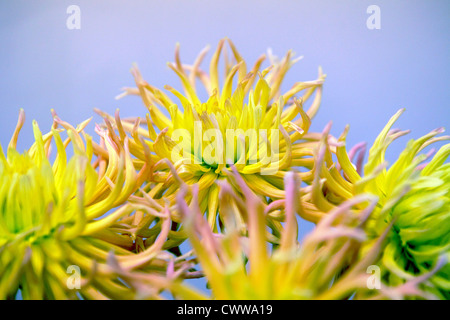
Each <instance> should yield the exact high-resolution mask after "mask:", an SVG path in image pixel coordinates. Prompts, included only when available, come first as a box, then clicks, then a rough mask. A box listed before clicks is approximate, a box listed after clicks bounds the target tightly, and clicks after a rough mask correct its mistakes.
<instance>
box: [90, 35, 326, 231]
mask: <svg viewBox="0 0 450 320" xmlns="http://www.w3.org/2000/svg"><path fill="white" fill-rule="evenodd" d="M228 43H229V45H230V47H231V50H232V55H233V57H234V59H235V63H236V64H234V65H233V64H232V63H231V62H230V61H228V59H227V58H225V62H224V64H225V76H224V82H223V84H222V86H220V85H219V71H218V64H219V59H220V55H221V52H222V51H223V47H224V44H225V40H222V41H220V42H219V45H218V48H217V50H216V52H215V53H214V55H213V57H212V60H211V63H210V69H209V74H208V73H206V72H204V71H203V70H201V69H200V64H201V62H202V60H203V58H204V56H205V54H206V52H207V49H205V50H203V51H202V52H201V54H200V55H199V56H198V58H197V60H196V61H195V62H194V64H193V65H192V66H186V65H183V64H182V63H181V62H180V58H179V52H178V51H179V50H178V46H177V50H176V55H175V60H176V62H175V63H174V64H171V63H170V64H169V67H170V68H171V69H172V70H173V71H174V72H175V73H176V74H177V75H178V76H179V78H180V79H181V82H182V85H183V88H184V91H185V94H184V95H183V94H182V93H180V92H179V91H177V90H175V89H174V88H172V87H170V86H166V87H165V89H166V90H167V91H169V92H170V93H172V94H173V96H174V97H176V98H177V99H178V100H179V101H180V103H181V104H180V103H178V102H175V101H173V100H172V99H171V98H170V97H169V96H168V95H167V94H166V93H164V92H163V91H161V90H159V89H157V88H155V87H153V86H151V85H150V84H148V83H147V82H146V81H144V80H143V79H142V76H141V74H140V72H139V71H138V69H137V68H133V69H132V73H133V75H134V77H135V81H136V85H137V88H136V89H131V88H128V89H126V92H125V95H127V94H136V95H139V96H140V97H141V98H142V100H143V102H144V104H145V106H146V107H147V109H148V111H149V114H148V115H147V117H146V120H145V121H143V122H146V124H147V128H143V127H140V126H139V124H140V122H141V121H140V120H139V119H137V120H136V119H135V120H131V121H120V119H119V117H118V113H116V117H110V116H108V115H107V114H104V113H102V112H100V111H98V112H99V113H100V114H101V115H103V116H104V117H105V118H106V120H107V121H108V122H111V123H112V124H113V126H114V128H116V129H117V130H118V131H119V135H120V137H121V138H124V137H126V134H127V133H130V134H131V136H132V137H133V139H130V151H131V152H132V153H133V155H135V156H136V157H137V158H138V159H139V158H142V155H143V152H142V150H143V148H144V147H145V146H148V147H149V148H150V150H151V152H152V161H153V162H154V163H156V164H155V165H154V167H153V174H152V175H151V176H150V177H149V182H150V183H149V185H148V186H147V187H146V188H144V190H145V191H146V192H148V193H149V195H150V197H152V198H154V199H158V198H162V197H164V198H166V199H168V200H169V201H170V202H171V203H172V204H173V203H175V196H176V191H177V190H178V189H179V187H180V184H179V183H178V182H177V181H176V179H175V177H174V176H173V175H172V174H171V171H170V169H169V166H168V163H167V162H166V161H164V160H163V159H169V160H170V162H171V163H172V164H173V166H174V167H175V168H176V171H177V173H178V175H179V177H180V178H181V179H182V181H184V182H185V183H187V184H188V185H192V184H195V183H196V184H198V186H199V199H201V201H200V210H201V211H202V212H206V213H207V216H208V217H207V219H208V222H209V224H210V226H211V228H212V229H213V230H217V226H216V219H217V213H219V216H220V208H219V201H218V194H219V187H218V185H217V184H216V183H215V181H217V180H222V179H225V180H226V179H228V178H227V175H228V173H229V168H230V165H234V166H235V167H236V169H237V170H238V172H239V173H240V175H241V176H242V178H243V179H244V181H245V182H246V183H247V185H248V186H249V187H250V188H251V189H252V190H253V191H254V192H255V193H256V194H258V195H259V196H261V198H264V197H268V198H270V199H282V198H283V197H284V190H283V178H284V176H285V175H286V173H287V172H288V171H289V170H290V168H292V167H295V166H304V167H306V168H308V170H310V169H311V166H312V165H313V160H312V158H311V156H312V147H311V146H310V142H309V141H308V136H307V132H308V129H309V126H310V121H311V118H312V117H313V116H314V115H315V114H316V112H317V110H318V108H319V105H320V101H321V95H322V84H323V82H324V79H325V75H323V74H322V72H321V71H320V70H319V77H318V79H317V80H314V81H307V82H298V83H295V84H294V85H293V87H292V88H291V89H290V90H288V91H287V92H286V93H284V94H281V92H280V87H281V83H282V80H283V78H284V76H285V74H286V72H287V71H288V70H289V68H290V67H291V66H292V64H293V63H295V62H296V61H297V60H293V59H292V53H291V52H288V53H287V55H286V56H285V57H284V58H283V59H282V60H281V61H278V60H277V59H276V58H274V57H270V58H271V60H272V61H271V62H272V65H271V66H270V67H269V68H267V69H265V70H263V71H259V70H260V68H261V64H262V63H263V60H264V59H265V56H262V57H260V58H259V59H258V60H257V62H256V63H255V65H254V66H253V68H252V69H251V70H250V72H248V69H247V64H246V62H245V61H244V60H243V58H242V57H241V55H240V54H239V52H238V51H237V50H236V48H235V46H234V45H233V43H232V42H231V41H229V40H228ZM198 80H199V81H200V82H201V83H202V84H203V86H204V89H205V90H206V93H207V94H208V96H209V98H208V100H207V101H201V99H200V98H199V96H198V91H197V90H198V88H197V86H196V82H197V81H198ZM233 81H236V84H235V85H234V86H233ZM301 92H304V94H303V96H301V97H299V99H296V98H295V95H297V94H301ZM314 94H315V98H314V99H313V101H312V103H311V105H310V107H309V109H308V111H304V110H303V104H305V103H306V102H307V101H308V99H309V98H311V97H312V96H314ZM161 108H163V109H165V112H163V111H162V110H161ZM166 114H169V116H166ZM139 137H143V138H145V141H144V142H143V141H141V140H140V139H139ZM305 139H306V141H305ZM298 175H299V176H300V177H301V178H302V180H303V181H311V180H312V177H313V175H312V173H311V172H309V171H308V172H303V173H298ZM187 196H188V197H190V195H187ZM188 201H189V200H188ZM264 201H266V199H265V198H264ZM173 219H174V220H175V221H176V222H180V221H181V216H180V213H179V212H178V211H176V210H175V211H173ZM179 237H180V238H181V239H183V236H181V235H179ZM184 237H185V236H184Z"/></svg>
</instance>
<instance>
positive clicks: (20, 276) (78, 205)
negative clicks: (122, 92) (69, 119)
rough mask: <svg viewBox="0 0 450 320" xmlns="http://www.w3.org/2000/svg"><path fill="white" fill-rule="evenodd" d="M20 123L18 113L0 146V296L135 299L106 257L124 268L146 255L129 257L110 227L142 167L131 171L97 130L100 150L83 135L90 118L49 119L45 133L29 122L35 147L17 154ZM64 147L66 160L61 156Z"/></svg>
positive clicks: (128, 245) (124, 156)
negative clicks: (74, 123)
mask: <svg viewBox="0 0 450 320" xmlns="http://www.w3.org/2000/svg"><path fill="white" fill-rule="evenodd" d="M24 120H25V116H24V112H23V111H21V112H20V116H19V121H18V125H17V128H16V131H15V133H14V135H13V137H12V139H11V142H10V144H9V146H8V150H7V154H6V155H5V154H4V152H3V150H2V148H1V147H0V181H1V187H0V274H1V278H0V279H1V280H0V299H5V298H14V297H15V296H16V293H17V291H18V290H19V289H20V290H21V292H22V297H23V298H24V299H69V298H78V297H80V295H81V297H83V298H96V299H103V298H122V299H123V298H128V299H132V298H134V297H135V291H134V289H133V288H132V287H130V286H129V285H125V284H124V283H121V282H120V281H118V277H117V275H116V273H115V271H114V268H112V267H110V266H109V264H108V261H107V260H108V256H109V255H110V254H111V253H112V254H113V255H116V259H117V260H118V261H119V262H120V263H121V266H122V267H123V268H127V269H131V268H134V267H138V266H142V265H144V264H145V263H146V262H147V261H148V259H147V258H148V257H149V252H147V251H145V252H143V253H139V254H136V253H134V243H133V239H132V238H130V237H129V236H128V235H123V234H121V233H119V232H117V231H116V230H115V227H116V225H115V224H117V223H118V220H119V219H120V218H121V217H123V216H126V215H128V214H130V213H131V212H132V211H133V207H130V206H129V205H125V206H121V207H119V208H116V207H118V206H120V205H122V204H123V203H124V202H125V201H126V200H127V199H128V197H129V196H130V194H132V193H133V192H134V191H135V190H136V189H137V187H138V186H139V184H140V182H139V181H142V176H145V175H146V172H145V171H146V170H148V167H147V168H145V167H144V168H142V170H141V171H140V172H139V173H137V172H136V171H135V169H134V166H133V163H132V160H131V157H130V155H129V153H128V152H127V150H126V148H127V144H125V150H122V149H119V148H117V146H116V145H115V144H114V143H113V142H112V141H111V139H110V138H109V137H108V136H107V135H106V133H105V132H102V131H101V130H100V129H99V130H98V132H99V133H100V134H101V136H102V142H101V144H103V145H104V148H105V149H103V148H102V147H101V145H98V144H96V143H94V142H93V141H92V138H91V137H90V136H89V135H87V134H85V133H84V132H83V129H84V127H85V126H86V125H87V124H88V122H89V121H86V122H83V123H82V124H80V125H79V126H78V127H77V128H74V127H72V126H71V125H70V124H68V123H66V122H64V121H62V120H60V119H59V118H58V117H57V116H56V115H55V117H54V125H53V128H52V130H51V132H49V133H47V134H45V135H42V133H41V131H40V130H39V127H38V125H37V123H36V122H35V121H34V122H33V131H34V137H35V143H34V144H33V145H32V146H31V148H30V149H29V150H28V151H26V152H24V153H19V152H18V151H17V150H16V143H17V138H18V134H19V131H20V129H21V127H22V125H23V123H24ZM58 126H61V127H62V128H63V129H60V128H58ZM63 131H66V133H67V135H68V138H67V139H66V140H64V141H63V139H62V138H61V133H62V132H63ZM82 136H84V141H83V138H82ZM52 140H54V144H55V145H56V151H57V152H56V158H55V160H54V161H53V163H51V161H50V159H51V156H50V154H51V146H52ZM70 144H71V145H72V148H73V156H72V157H69V156H68V154H67V152H66V148H67V147H68V146H69V145H70ZM100 150H101V151H100ZM94 153H95V154H96V155H97V157H96V160H95V161H93V155H94ZM99 154H101V155H99ZM91 162H93V163H91ZM112 209H114V211H113V212H110V211H111V210H112ZM164 240H165V239H164ZM153 249H154V248H153ZM77 289H78V290H77ZM77 294H79V295H77Z"/></svg>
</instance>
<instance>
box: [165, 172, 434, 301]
mask: <svg viewBox="0 0 450 320" xmlns="http://www.w3.org/2000/svg"><path fill="white" fill-rule="evenodd" d="M233 177H234V179H235V180H236V181H235V182H236V183H237V184H238V185H239V187H240V188H242V189H241V190H242V194H243V198H242V197H241V196H240V195H238V194H236V193H235V192H234V191H233V190H232V188H231V186H230V185H229V184H228V183H227V182H222V183H221V197H220V201H221V206H223V207H224V214H225V216H224V225H223V228H224V230H222V231H223V234H216V233H213V232H212V231H211V229H210V227H209V226H208V224H207V223H206V221H205V220H204V219H203V217H202V215H201V211H200V208H199V204H198V203H199V200H200V199H199V198H198V195H199V192H198V187H197V186H196V185H195V186H192V187H190V188H189V187H188V186H187V185H183V186H182V189H181V190H180V192H179V193H178V196H177V198H178V203H179V206H180V209H181V211H182V213H183V214H184V219H185V220H184V225H185V228H186V231H187V232H188V234H189V240H190V242H191V244H192V246H193V248H194V250H195V252H196V255H197V258H198V261H199V263H200V266H201V268H202V270H203V272H204V274H205V277H206V279H207V280H208V284H209V287H210V288H211V296H208V295H205V294H203V293H201V292H199V291H197V290H195V289H193V288H191V287H189V286H188V285H186V284H184V283H182V282H180V281H174V282H173V284H172V286H171V290H172V292H173V294H174V296H175V297H176V298H181V299H209V298H213V299H219V300H221V299H225V300H228V299H236V300H254V299H265V300H275V299H349V298H350V297H351V296H352V295H353V294H355V293H357V296H356V297H357V298H358V299H366V298H377V299H381V298H403V297H406V296H414V297H427V295H426V294H424V293H423V292H421V291H420V290H418V289H417V284H418V282H420V281H424V279H415V280H414V281H411V282H409V283H408V284H407V285H406V286H399V287H397V288H394V287H387V286H385V285H384V284H382V283H381V282H380V283H379V284H380V287H375V288H374V287H372V286H371V284H372V278H371V277H374V276H375V277H376V275H372V274H371V273H370V272H368V270H369V271H370V270H371V269H370V268H369V267H376V266H373V265H372V264H373V263H374V262H375V261H377V258H378V256H379V254H380V252H381V251H382V249H383V248H384V242H385V241H384V239H385V237H386V235H387V233H388V231H389V230H390V226H388V227H387V228H386V229H385V231H384V232H383V234H382V235H380V236H379V237H377V239H376V242H375V243H374V244H372V245H371V247H370V249H369V250H367V251H366V252H365V254H364V255H361V254H360V253H361V244H362V243H363V242H364V241H365V240H366V239H367V235H366V231H365V230H364V225H365V223H366V221H367V219H368V218H369V216H370V215H371V214H372V211H373V209H374V207H375V205H376V203H377V199H376V197H373V196H370V195H360V196H357V197H355V198H353V199H352V200H350V201H347V202H345V203H343V204H342V205H340V206H339V207H337V208H336V209H335V210H333V211H332V212H330V213H329V214H328V215H327V216H326V217H325V218H323V219H322V220H321V221H320V222H319V223H318V225H317V227H316V228H315V229H314V230H313V231H312V232H311V233H310V234H309V235H307V237H306V238H305V239H304V241H303V243H302V244H299V243H298V241H297V232H298V225H297V220H296V212H298V211H301V210H303V209H302V207H301V204H300V201H299V199H300V196H299V189H300V188H299V187H300V181H299V180H298V177H297V176H296V175H295V174H294V173H293V172H290V173H288V174H287V175H286V176H285V190H286V198H285V199H284V200H283V201H284V207H285V211H286V224H285V228H284V230H283V232H282V234H281V237H280V238H281V240H280V243H279V245H277V246H275V247H273V249H272V251H271V252H270V249H269V248H268V245H267V230H266V218H267V213H266V211H267V207H266V206H265V205H264V203H263V202H262V201H261V200H260V199H258V197H257V196H256V195H255V194H254V193H253V192H252V191H251V190H250V189H249V187H248V186H247V184H246V182H245V181H244V180H243V179H242V177H241V176H240V175H239V174H238V173H237V171H235V173H234V174H233ZM189 189H190V192H192V194H193V199H194V201H192V202H191V205H190V206H188V205H187V203H186V202H185V199H184V198H185V195H186V193H187V192H189ZM363 203H365V204H367V203H369V205H367V207H366V209H364V210H362V211H359V212H358V213H355V212H354V211H353V210H352V208H354V207H355V206H356V205H358V204H363ZM241 217H245V218H244V220H243V221H242V220H241ZM243 225H244V229H248V234H247V235H246V236H242V227H243ZM378 280H379V281H381V279H378ZM373 282H374V283H375V286H376V279H375V280H374V281H373ZM377 289H379V290H377Z"/></svg>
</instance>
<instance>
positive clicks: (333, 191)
mask: <svg viewBox="0 0 450 320" xmlns="http://www.w3.org/2000/svg"><path fill="white" fill-rule="evenodd" d="M402 112H403V110H400V111H399V112H398V113H397V114H396V115H394V116H393V117H392V118H391V119H390V121H389V123H388V124H387V125H386V127H385V128H384V129H383V131H382V132H381V133H380V135H379V136H378V137H377V139H376V140H375V143H374V144H373V146H372V147H371V149H370V152H369V157H368V161H367V163H366V164H365V166H364V176H363V175H361V172H358V170H357V169H356V168H355V166H354V165H353V164H352V163H351V161H350V159H349V157H348V154H347V152H346V150H345V138H346V135H347V131H348V130H346V132H345V133H344V134H343V135H342V136H341V137H340V139H339V141H340V142H341V144H340V145H339V146H337V147H336V148H335V153H336V155H337V159H338V163H339V166H340V167H341V168H342V172H343V176H338V175H332V174H333V172H332V171H333V170H335V171H337V169H336V168H337V166H336V165H331V166H327V160H326V157H327V156H326V154H331V151H330V150H331V149H330V148H327V147H326V143H324V144H322V148H321V151H320V152H319V156H318V158H317V163H318V165H317V166H318V167H319V168H321V169H320V173H319V172H318V174H317V179H316V181H315V184H314V187H313V192H312V196H311V199H312V200H313V202H314V204H315V205H316V206H317V207H318V208H319V209H320V210H322V211H323V212H328V211H330V210H333V209H334V208H335V206H336V205H337V204H338V203H339V202H340V201H344V200H345V199H349V198H351V197H353V196H354V195H358V194H360V193H363V192H364V193H371V194H373V195H376V196H378V197H379V201H378V204H377V206H376V209H375V212H374V214H373V216H372V217H371V219H370V221H369V223H368V227H367V230H368V232H369V234H370V235H371V237H376V236H378V235H379V234H380V233H381V232H382V230H384V228H385V227H386V225H387V224H390V223H393V228H392V231H391V232H390V233H389V235H388V245H387V247H386V249H385V250H384V251H383V256H382V258H381V260H380V263H381V266H382V273H383V277H384V279H385V281H386V282H387V283H389V284H395V285H397V284H400V283H404V282H405V281H406V280H408V279H411V278H412V277H414V276H417V275H423V274H425V273H427V272H428V271H429V270H431V269H432V268H433V267H434V266H435V265H436V264H437V262H438V259H439V258H440V257H445V256H447V261H449V258H450V256H449V255H450V164H448V163H445V160H446V159H447V158H448V156H449V154H450V144H447V145H445V146H443V147H441V148H440V149H439V151H438V152H437V153H436V154H435V155H434V157H433V158H432V160H431V161H430V162H429V163H423V162H424V161H425V160H427V158H429V157H430V156H431V153H430V154H420V151H421V150H422V149H424V148H425V147H426V146H429V145H431V144H432V143H435V142H437V141H442V140H447V139H449V138H450V137H448V136H441V137H436V136H437V135H438V134H439V133H442V132H443V129H437V130H434V131H432V132H430V133H429V134H427V135H425V136H423V137H421V138H420V139H417V140H411V141H409V142H408V144H407V146H406V148H405V149H404V151H403V152H402V153H401V154H400V156H399V157H398V159H397V160H396V161H395V162H394V163H393V165H392V166H390V168H388V169H386V163H385V158H384V154H385V151H386V149H387V147H388V146H389V144H390V143H392V142H393V141H394V140H395V139H396V138H398V137H400V136H403V135H405V134H406V133H408V131H398V130H390V129H391V127H392V125H393V124H394V122H395V121H396V120H397V118H398V117H399V116H400V114H401V113H402ZM324 141H325V140H324ZM330 163H331V161H330ZM359 167H360V166H359ZM319 175H320V176H321V177H322V178H323V180H320V179H319ZM336 177H337V179H336ZM449 279H450V265H449V263H448V262H447V263H445V265H444V266H443V267H442V269H441V270H440V271H439V272H438V273H436V274H435V275H434V276H433V277H432V278H431V279H430V280H429V282H427V283H426V284H425V285H424V287H426V288H427V290H428V291H429V292H431V293H432V294H434V295H435V296H437V297H439V298H445V299H448V298H450V295H449V292H450V282H449Z"/></svg>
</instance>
